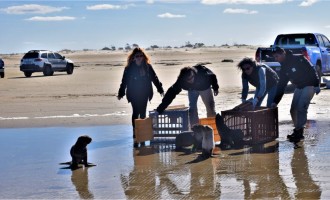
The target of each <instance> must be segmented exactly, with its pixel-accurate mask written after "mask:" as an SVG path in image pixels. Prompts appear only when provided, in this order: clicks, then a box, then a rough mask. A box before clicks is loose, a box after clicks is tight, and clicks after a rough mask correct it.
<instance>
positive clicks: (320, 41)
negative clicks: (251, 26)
mask: <svg viewBox="0 0 330 200" xmlns="http://www.w3.org/2000/svg"><path fill="white" fill-rule="evenodd" d="M317 39H318V40H319V44H320V46H321V47H324V43H323V39H322V36H321V35H318V36H317Z"/></svg>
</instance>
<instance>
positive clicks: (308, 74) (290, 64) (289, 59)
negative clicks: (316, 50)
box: [274, 51, 319, 104]
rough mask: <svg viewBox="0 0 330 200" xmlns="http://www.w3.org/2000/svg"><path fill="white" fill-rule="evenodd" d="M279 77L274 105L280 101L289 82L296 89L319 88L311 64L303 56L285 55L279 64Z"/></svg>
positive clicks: (317, 78) (289, 53) (288, 53)
mask: <svg viewBox="0 0 330 200" xmlns="http://www.w3.org/2000/svg"><path fill="white" fill-rule="evenodd" d="M279 77H280V81H279V83H278V85H277V92H276V96H275V99H274V102H275V103H276V104H278V103H279V102H280V101H281V99H282V97H283V94H284V90H285V87H286V86H287V84H288V82H289V81H290V82H291V83H293V84H295V85H296V87H297V88H298V89H302V88H304V87H306V86H314V87H319V77H318V75H317V72H316V70H315V68H314V66H313V65H312V63H311V62H309V61H308V60H307V59H306V57H305V56H303V55H293V54H292V52H290V51H289V52H287V53H286V56H285V60H284V62H282V63H281V70H280V72H279Z"/></svg>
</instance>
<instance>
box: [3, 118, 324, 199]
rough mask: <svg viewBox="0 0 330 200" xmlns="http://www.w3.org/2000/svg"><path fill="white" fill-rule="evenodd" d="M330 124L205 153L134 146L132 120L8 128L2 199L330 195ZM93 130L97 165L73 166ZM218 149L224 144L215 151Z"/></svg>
mask: <svg viewBox="0 0 330 200" xmlns="http://www.w3.org/2000/svg"><path fill="white" fill-rule="evenodd" d="M327 124H328V122H325V121H317V122H316V121H311V122H310V123H309V125H310V127H309V128H308V129H307V131H306V138H305V140H304V141H303V142H300V143H299V144H298V146H296V147H295V146H294V145H293V144H292V143H290V142H288V141H286V139H285V138H286V134H287V133H288V132H290V131H291V126H290V125H288V124H285V123H283V124H281V126H280V137H279V138H278V140H276V141H274V142H270V143H267V144H265V145H261V146H253V147H246V148H244V149H237V150H227V151H218V154H219V155H217V156H215V157H213V158H210V159H206V160H203V159H200V156H199V155H198V154H196V153H189V152H188V151H187V152H176V151H174V145H173V144H164V143H163V144H157V143H155V144H151V145H150V144H149V143H148V144H147V146H146V147H140V148H135V149H134V148H133V146H132V138H131V134H130V129H131V128H130V126H129V125H113V126H93V127H66V128H64V127H53V128H24V129H21V128H16V129H2V130H1V134H0V144H1V145H0V147H1V151H0V157H1V158H2V160H3V162H2V164H1V165H0V176H1V182H0V198H1V199H9V198H15V199H20V198H23V199H54V198H56V199H62V198H65V199H77V198H82V199H85V198H94V199H181V198H183V199H219V198H221V199H243V198H244V199H260V198H262V199H263V198H271V199H273V198H282V199H293V198H297V199H320V198H321V199H328V198H330V193H329V191H330V190H329V189H330V188H329V187H330V177H329V173H328V172H329V170H330V164H329V163H330V157H329V152H330V149H329V146H330V145H329V144H330V139H329V135H328V134H327V133H329V127H327ZM82 133H88V135H90V136H91V137H92V138H93V141H92V143H91V144H90V145H89V146H88V153H89V161H90V162H92V163H95V164H97V166H95V167H90V168H80V169H77V170H74V171H71V170H70V169H67V166H66V165H59V163H61V162H67V161H69V160H70V155H69V149H70V147H71V145H72V144H74V143H75V141H76V138H77V137H78V136H79V135H81V134H82ZM217 150H219V149H217Z"/></svg>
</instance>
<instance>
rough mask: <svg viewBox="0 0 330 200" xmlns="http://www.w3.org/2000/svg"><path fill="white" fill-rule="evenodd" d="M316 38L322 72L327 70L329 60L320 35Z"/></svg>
mask: <svg viewBox="0 0 330 200" xmlns="http://www.w3.org/2000/svg"><path fill="white" fill-rule="evenodd" d="M317 40H318V41H319V48H320V53H321V57H322V72H325V71H328V70H329V61H328V54H329V52H328V51H327V48H326V47H325V44H324V41H323V37H322V35H317Z"/></svg>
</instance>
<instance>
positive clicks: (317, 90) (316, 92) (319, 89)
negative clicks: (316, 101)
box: [314, 86, 321, 95]
mask: <svg viewBox="0 0 330 200" xmlns="http://www.w3.org/2000/svg"><path fill="white" fill-rule="evenodd" d="M314 92H315V94H316V95H318V94H319V93H320V92H321V88H320V87H319V86H318V87H314Z"/></svg>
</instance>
